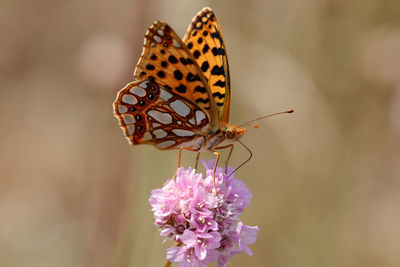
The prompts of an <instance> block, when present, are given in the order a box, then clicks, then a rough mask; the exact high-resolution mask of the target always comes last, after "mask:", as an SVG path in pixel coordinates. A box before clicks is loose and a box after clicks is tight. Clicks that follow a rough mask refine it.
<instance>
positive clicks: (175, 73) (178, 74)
mask: <svg viewBox="0 0 400 267" xmlns="http://www.w3.org/2000/svg"><path fill="white" fill-rule="evenodd" d="M174 77H175V79H177V80H179V81H180V80H182V78H183V74H182V72H181V71H180V70H175V71H174Z"/></svg>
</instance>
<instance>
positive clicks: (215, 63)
mask: <svg viewBox="0 0 400 267" xmlns="http://www.w3.org/2000/svg"><path fill="white" fill-rule="evenodd" d="M184 43H185V44H186V46H187V47H188V48H189V51H190V52H191V53H192V54H193V56H194V58H195V60H196V61H197V64H198V65H199V66H200V69H201V70H202V72H203V74H204V76H205V77H206V78H207V80H208V85H209V88H210V90H211V93H212V95H213V98H214V102H215V104H216V106H217V110H218V117H219V120H220V121H222V122H224V123H227V122H228V120H229V104H230V77H229V66H228V58H227V55H226V48H225V44H224V41H223V37H222V32H221V29H220V27H219V24H218V21H217V18H216V16H215V14H214V12H213V11H212V10H211V9H210V8H204V9H203V10H201V11H200V12H199V13H198V14H197V15H196V16H195V17H194V18H193V20H192V23H191V24H190V25H189V28H188V30H187V33H186V35H185V38H184Z"/></svg>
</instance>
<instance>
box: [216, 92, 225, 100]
mask: <svg viewBox="0 0 400 267" xmlns="http://www.w3.org/2000/svg"><path fill="white" fill-rule="evenodd" d="M213 97H218V98H219V99H223V98H225V94H221V93H220V92H215V93H213Z"/></svg>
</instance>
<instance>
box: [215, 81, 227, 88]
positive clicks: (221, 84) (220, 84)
mask: <svg viewBox="0 0 400 267" xmlns="http://www.w3.org/2000/svg"><path fill="white" fill-rule="evenodd" d="M213 85H215V86H219V87H222V88H224V87H225V82H223V81H221V80H218V81H217V82H215V83H214V84H213Z"/></svg>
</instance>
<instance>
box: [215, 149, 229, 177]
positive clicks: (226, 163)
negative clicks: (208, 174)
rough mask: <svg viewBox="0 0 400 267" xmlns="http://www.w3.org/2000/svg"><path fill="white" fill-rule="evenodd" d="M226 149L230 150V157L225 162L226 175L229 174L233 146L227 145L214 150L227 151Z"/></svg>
mask: <svg viewBox="0 0 400 267" xmlns="http://www.w3.org/2000/svg"><path fill="white" fill-rule="evenodd" d="M225 148H230V150H229V154H228V157H227V158H226V161H225V174H228V162H229V160H230V158H231V155H232V151H233V144H230V145H226V146H220V147H216V148H214V149H225ZM214 173H215V171H214Z"/></svg>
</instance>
